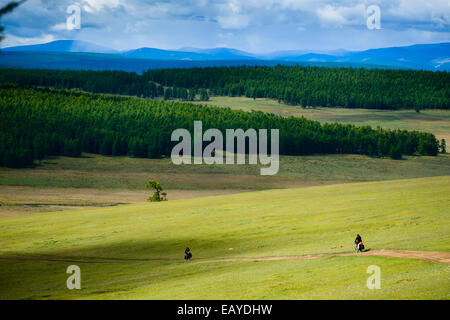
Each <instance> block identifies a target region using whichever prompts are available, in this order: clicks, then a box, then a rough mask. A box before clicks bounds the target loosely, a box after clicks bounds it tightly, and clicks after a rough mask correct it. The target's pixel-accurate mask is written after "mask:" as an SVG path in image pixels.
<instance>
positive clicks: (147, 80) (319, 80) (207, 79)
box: [0, 65, 450, 111]
mask: <svg viewBox="0 0 450 320" xmlns="http://www.w3.org/2000/svg"><path fill="white" fill-rule="evenodd" d="M0 82H1V83H7V82H9V83H16V84H21V85H33V86H47V87H55V88H64V89H72V88H78V89H81V90H84V91H88V92H93V93H111V94H120V95H132V96H138V97H143V98H156V97H161V98H164V99H166V100H171V99H180V100H187V101H189V100H191V101H192V100H194V99H195V98H196V95H200V100H208V99H209V95H221V96H246V97H249V98H272V99H276V100H278V101H279V102H283V103H287V104H292V105H299V106H302V107H308V106H311V107H317V106H322V107H345V108H371V109H415V110H417V111H420V110H421V109H427V108H429V109H449V107H450V76H449V74H448V72H445V71H444V72H440V71H437V72H432V71H423V70H384V69H370V70H368V69H363V68H359V69H355V68H325V67H304V66H281V65H279V66H274V67H267V66H253V67H250V66H241V67H207V68H191V69H160V70H148V71H146V72H144V73H143V74H142V75H138V74H136V73H134V72H124V71H75V70H39V69H35V70H24V69H0Z"/></svg>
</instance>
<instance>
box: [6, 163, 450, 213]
mask: <svg viewBox="0 0 450 320" xmlns="http://www.w3.org/2000/svg"><path fill="white" fill-rule="evenodd" d="M448 174H450V154H439V155H438V156H437V157H428V156H420V157H419V156H406V157H404V160H392V159H389V158H373V157H367V156H363V155H313V156H281V157H280V171H279V173H278V174H277V175H275V176H261V175H259V166H253V165H248V164H245V165H225V166H220V165H206V164H203V165H182V166H176V165H174V164H173V163H172V162H171V160H170V158H164V159H142V158H131V157H125V156H122V157H108V156H101V155H96V154H84V155H83V157H81V158H71V157H50V158H47V159H44V160H42V161H41V162H40V164H37V165H36V166H34V167H29V168H23V169H10V168H0V216H9V215H17V214H24V213H25V214H26V213H33V212H42V211H55V210H56V211H59V210H63V209H68V208H86V207H92V206H94V207H97V206H115V205H120V204H129V203H139V202H144V201H146V199H147V198H148V196H149V195H150V190H146V189H145V182H146V181H147V179H150V178H152V179H156V180H157V181H159V182H161V183H162V185H163V187H164V189H165V190H166V191H167V193H168V198H169V200H176V199H185V198H194V197H202V196H213V195H224V194H229V193H240V192H248V191H256V190H266V189H286V188H298V187H307V186H315V185H326V184H336V183H347V182H357V181H380V180H393V179H406V178H418V177H434V176H443V175H448Z"/></svg>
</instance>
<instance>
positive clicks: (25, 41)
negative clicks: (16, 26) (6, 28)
mask: <svg viewBox="0 0 450 320" xmlns="http://www.w3.org/2000/svg"><path fill="white" fill-rule="evenodd" d="M54 40H55V37H54V36H53V35H52V34H46V35H44V36H42V37H33V38H24V37H17V36H13V35H10V34H7V35H6V38H5V40H3V41H2V48H6V47H12V46H26V45H33V44H41V43H47V42H51V41H54Z"/></svg>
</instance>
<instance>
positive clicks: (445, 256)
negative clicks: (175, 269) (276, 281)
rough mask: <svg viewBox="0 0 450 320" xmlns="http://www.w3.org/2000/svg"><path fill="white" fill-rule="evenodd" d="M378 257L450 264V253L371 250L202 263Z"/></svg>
mask: <svg viewBox="0 0 450 320" xmlns="http://www.w3.org/2000/svg"><path fill="white" fill-rule="evenodd" d="M355 255H358V256H376V257H387V258H407V259H419V260H424V261H430V262H434V263H443V264H450V252H438V251H412V250H370V251H366V252H363V253H350V252H347V253H335V254H311V255H303V256H274V257H259V258H230V259H217V260H207V261H201V262H221V261H268V260H269V261H270V260H305V259H316V258H326V257H348V256H355Z"/></svg>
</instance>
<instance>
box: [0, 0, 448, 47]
mask: <svg viewBox="0 0 450 320" xmlns="http://www.w3.org/2000/svg"><path fill="white" fill-rule="evenodd" d="M8 2H9V0H0V5H2V6H3V5H5V4H6V3H8ZM71 5H75V6H77V7H78V8H80V28H79V29H72V30H68V28H67V23H66V20H67V18H68V17H69V16H70V15H71V13H72V12H70V13H67V9H68V7H69V6H71ZM370 6H376V7H377V8H379V13H380V14H379V20H376V18H377V17H378V16H377V15H374V13H375V11H374V10H372V9H370V10H369V12H368V8H369V7H370ZM368 19H369V20H370V26H371V27H370V28H369V27H368V23H367V20H368ZM375 21H379V26H378V27H379V28H377V27H375V28H374V26H375V24H374V23H375ZM2 24H3V25H4V26H5V28H6V29H5V35H6V39H5V40H4V41H3V42H2V44H1V47H9V46H16V45H28V44H38V43H45V42H50V41H53V40H84V41H89V42H92V43H94V44H97V45H101V46H106V47H109V48H113V49H116V50H129V49H135V48H139V47H152V48H160V49H180V48H185V47H195V48H216V47H228V48H235V49H240V50H244V51H248V52H252V53H269V52H274V51H285V50H286V51H288V50H298V51H316V52H321V51H324V52H325V51H332V50H341V49H344V50H355V51H356V50H365V49H370V48H381V47H391V46H405V45H412V44H419V43H420V44H423V43H439V42H450V25H449V24H450V0H423V1H421V0H367V1H366V0H358V1H354V0H343V1H331V0H278V1H275V0H163V1H158V0H78V1H71V0H27V2H25V3H24V4H22V5H21V6H20V7H18V8H17V9H16V10H15V11H14V12H12V13H10V14H8V15H6V16H4V17H3V18H2Z"/></svg>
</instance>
